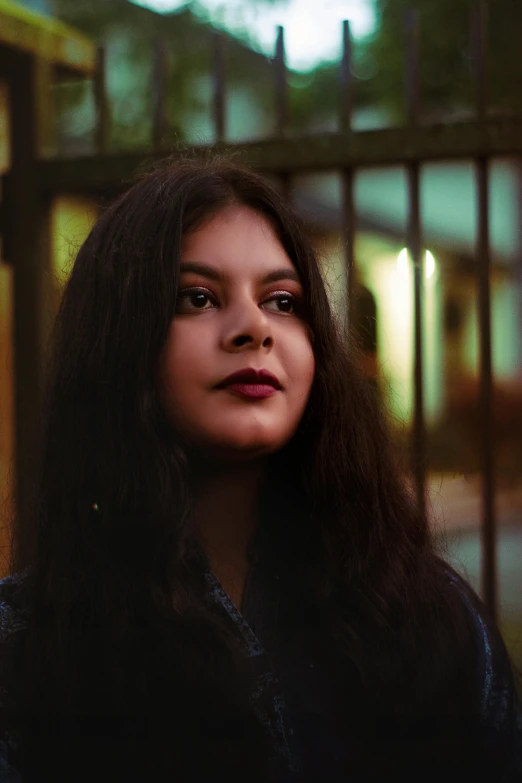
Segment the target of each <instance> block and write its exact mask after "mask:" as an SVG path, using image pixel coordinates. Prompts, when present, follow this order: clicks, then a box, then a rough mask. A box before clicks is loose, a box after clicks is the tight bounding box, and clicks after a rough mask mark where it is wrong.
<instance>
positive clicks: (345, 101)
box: [340, 19, 356, 330]
mask: <svg viewBox="0 0 522 783" xmlns="http://www.w3.org/2000/svg"><path fill="white" fill-rule="evenodd" d="M340 81H341V94H340V99H341V107H340V108H341V111H340V125H341V130H342V131H343V132H344V133H347V134H349V133H350V131H351V126H352V94H353V78H352V37H351V32H350V23H349V22H348V20H346V19H345V20H344V21H343V54H342V59H341V73H340ZM341 183H342V240H343V249H344V271H345V285H346V329H347V330H349V329H350V326H351V322H352V316H353V304H354V264H355V257H354V254H355V253H354V251H355V229H356V227H355V220H356V217H355V204H354V172H353V169H351V168H350V169H343V170H342V172H341Z"/></svg>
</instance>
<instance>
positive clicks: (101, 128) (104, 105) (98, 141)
mask: <svg viewBox="0 0 522 783" xmlns="http://www.w3.org/2000/svg"><path fill="white" fill-rule="evenodd" d="M94 103H95V107H96V128H95V147H96V152H97V153H98V154H100V155H103V154H105V153H106V152H107V150H108V148H109V133H110V124H109V123H110V119H109V102H108V100H107V53H106V50H105V47H104V46H99V47H98V49H97V52H96V71H95V74H94Z"/></svg>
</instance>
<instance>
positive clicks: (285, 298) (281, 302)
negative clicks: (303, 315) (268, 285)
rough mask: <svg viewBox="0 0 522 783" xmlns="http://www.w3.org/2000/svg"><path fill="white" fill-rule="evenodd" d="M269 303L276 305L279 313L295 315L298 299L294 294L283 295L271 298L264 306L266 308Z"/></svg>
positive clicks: (275, 295)
mask: <svg viewBox="0 0 522 783" xmlns="http://www.w3.org/2000/svg"><path fill="white" fill-rule="evenodd" d="M269 303H275V304H276V305H277V306H278V308H277V309H276V312H278V313H281V312H282V313H289V314H293V313H294V312H295V310H296V305H297V299H296V297H295V296H294V295H293V294H287V293H281V294H274V296H271V297H270V299H267V300H266V302H264V305H265V306H266V305H267V304H269Z"/></svg>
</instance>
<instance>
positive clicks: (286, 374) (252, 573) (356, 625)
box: [0, 161, 521, 783]
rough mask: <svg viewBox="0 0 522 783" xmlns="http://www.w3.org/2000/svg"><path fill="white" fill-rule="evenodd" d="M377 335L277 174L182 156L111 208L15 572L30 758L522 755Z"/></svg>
mask: <svg viewBox="0 0 522 783" xmlns="http://www.w3.org/2000/svg"><path fill="white" fill-rule="evenodd" d="M353 357H354V351H353V348H352V347H351V346H350V345H349V344H348V342H347V341H346V340H345V338H344V337H343V336H342V334H341V332H340V330H339V329H337V327H336V323H335V321H334V319H333V317H332V314H331V311H330V307H329V304H328V300H327V296H326V294H325V288H324V285H323V282H322V279H321V275H320V272H319V269H318V265H317V262H316V259H315V257H314V253H313V251H312V249H311V246H310V244H309V242H308V241H307V239H306V237H305V234H304V233H303V230H302V228H301V227H300V224H299V221H298V220H297V218H296V216H295V215H294V214H293V212H292V211H291V209H290V208H289V207H288V206H287V205H286V204H285V203H284V201H283V199H282V198H281V197H280V196H279V195H278V193H277V192H276V191H275V190H274V189H273V188H272V187H270V186H269V185H268V184H266V183H265V182H264V181H263V180H262V179H261V178H260V177H258V176H257V175H255V174H253V173H251V172H249V171H246V170H244V169H242V168H241V167H238V166H236V165H233V164H231V163H228V162H223V161H213V162H205V163H201V162H194V161H192V162H191V161H186V162H181V163H177V164H173V165H168V166H166V167H164V168H161V169H159V170H157V171H155V172H153V173H151V174H149V175H147V176H145V177H143V178H142V179H141V180H140V181H139V182H138V183H137V184H135V185H134V186H133V187H132V188H131V189H130V190H129V191H128V192H127V193H125V194H124V195H123V196H121V197H120V198H119V199H118V200H117V201H116V202H115V203H114V204H113V205H112V206H111V207H109V209H107V211H106V212H105V213H104V214H103V215H102V217H101V218H100V219H99V221H98V222H97V224H96V225H95V227H94V228H93V230H92V232H91V234H90V236H89V237H88V239H87V240H86V242H85V244H84V245H83V247H82V248H81V250H80V252H79V254H78V257H77V260H76V262H75V265H74V268H73V270H72V274H71V277H70V279H69V282H68V284H67V286H66V290H65V292H64V296H63V300H62V304H61V309H60V312H59V315H58V318H57V322H56V331H55V337H54V342H53V354H52V362H51V371H50V381H49V388H48V395H47V403H46V408H45V426H44V434H43V447H42V455H41V473H40V477H39V484H38V491H37V493H36V498H35V503H34V512H33V516H32V518H31V520H30V523H29V524H28V525H27V526H26V527H25V528H22V527H20V526H18V527H15V533H14V542H13V561H12V567H11V573H12V576H11V577H8V578H7V579H6V580H4V582H3V584H2V587H1V589H2V601H3V604H2V617H3V644H2V645H1V647H0V651H1V655H2V662H1V666H0V671H1V675H2V680H1V682H2V683H3V698H2V701H3V705H2V719H3V726H2V728H3V754H4V766H5V770H6V771H5V772H4V775H5V776H6V777H5V780H9V781H14V780H19V779H21V780H23V781H24V782H25V781H43V780H52V781H57V780H67V781H80V780H82V781H83V780H85V781H87V780H92V779H93V778H94V775H96V776H100V775H103V776H104V777H105V778H106V779H109V780H118V781H119V780H121V781H134V780H136V781H137V780H140V781H142V780H169V781H170V780H180V781H183V782H184V783H185V781H200V780H203V779H204V778H205V777H206V776H208V775H210V774H214V775H215V776H216V777H217V779H218V780H221V779H228V780H235V779H241V780H247V781H277V780H281V781H283V780H284V781H289V780H303V781H304V780H307V781H308V780H309V781H337V780H339V781H340V780H350V781H367V780H378V779H382V778H383V777H384V776H385V775H392V774H393V773H396V774H397V775H398V776H399V778H398V779H400V780H402V781H405V780H412V781H413V780H415V781H416V780H440V778H441V775H444V776H445V779H446V780H447V779H452V776H455V779H461V778H462V777H465V776H466V775H468V776H469V775H474V779H479V777H480V776H481V775H482V776H483V779H487V780H489V779H492V776H493V775H494V777H495V779H501V780H518V779H520V774H521V773H520V769H521V768H520V766H519V765H520V724H519V723H518V724H517V716H518V715H519V711H518V704H517V699H516V695H515V690H514V683H513V675H512V673H511V669H510V665H509V660H508V658H507V655H506V651H505V648H504V645H503V643H502V640H501V638H500V636H499V634H498V632H497V630H496V629H495V628H494V627H493V625H492V624H491V623H489V622H488V620H487V618H486V612H485V609H484V607H483V606H482V605H481V604H480V602H479V600H478V599H477V597H476V596H475V594H474V593H473V592H472V591H471V589H470V588H469V586H468V585H467V584H466V583H465V582H463V581H462V580H461V579H460V578H459V577H458V576H457V575H456V574H455V573H454V571H452V570H451V568H450V567H449V566H448V565H447V564H446V563H445V562H444V561H443V560H442V559H440V558H439V557H438V555H437V553H436V548H435V545H434V541H433V539H432V536H431V533H430V530H429V528H428V525H427V522H426V520H425V519H424V518H423V517H422V516H421V515H420V513H419V511H418V509H417V507H416V505H415V503H414V502H413V500H412V498H411V497H410V495H409V494H408V492H407V489H406V488H405V486H404V483H403V482H402V480H401V478H400V476H399V472H398V469H397V467H396V465H395V463H394V460H393V456H392V453H391V450H390V445H389V439H388V435H387V433H386V429H385V426H384V424H383V420H382V418H381V415H380V414H379V411H378V409H377V406H376V403H375V399H374V395H373V394H372V392H371V390H369V389H368V388H367V386H366V385H365V382H364V381H363V380H362V379H361V377H360V376H359V374H358V372H357V371H356V369H355V366H354V358H353Z"/></svg>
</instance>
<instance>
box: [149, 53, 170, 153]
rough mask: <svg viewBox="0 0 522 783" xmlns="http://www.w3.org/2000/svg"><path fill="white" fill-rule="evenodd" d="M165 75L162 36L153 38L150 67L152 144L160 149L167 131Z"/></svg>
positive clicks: (165, 58) (165, 67)
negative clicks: (151, 64)
mask: <svg viewBox="0 0 522 783" xmlns="http://www.w3.org/2000/svg"><path fill="white" fill-rule="evenodd" d="M166 76H167V57H166V47H165V41H164V40H163V39H162V38H155V39H154V43H153V68H152V99H153V113H152V144H153V147H154V149H160V148H161V147H162V146H163V144H164V143H165V135H166V132H167V112H166V105H165V97H166V80H167V79H166Z"/></svg>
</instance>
